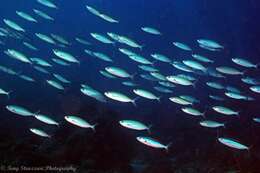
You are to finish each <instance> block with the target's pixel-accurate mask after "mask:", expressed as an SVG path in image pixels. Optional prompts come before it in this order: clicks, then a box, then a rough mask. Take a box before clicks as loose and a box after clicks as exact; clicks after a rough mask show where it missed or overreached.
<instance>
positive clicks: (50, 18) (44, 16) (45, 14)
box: [33, 9, 54, 21]
mask: <svg viewBox="0 0 260 173" xmlns="http://www.w3.org/2000/svg"><path fill="white" fill-rule="evenodd" d="M33 12H34V13H35V14H37V15H38V16H40V17H42V18H43V19H46V20H50V21H54V18H53V17H51V16H49V15H48V14H47V13H45V12H43V11H41V10H37V9H33Z"/></svg>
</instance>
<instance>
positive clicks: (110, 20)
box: [86, 5, 119, 23]
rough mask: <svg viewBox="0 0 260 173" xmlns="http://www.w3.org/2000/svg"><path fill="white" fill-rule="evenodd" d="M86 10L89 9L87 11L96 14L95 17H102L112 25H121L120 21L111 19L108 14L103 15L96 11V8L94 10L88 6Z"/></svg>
mask: <svg viewBox="0 0 260 173" xmlns="http://www.w3.org/2000/svg"><path fill="white" fill-rule="evenodd" d="M86 8H87V10H88V11H89V12H90V13H92V14H94V15H95V16H98V17H100V18H101V19H103V20H105V21H107V22H110V23H119V21H118V20H116V19H114V18H112V17H110V16H108V15H106V14H102V13H101V12H100V11H98V10H96V9H95V8H93V7H91V6H88V5H86Z"/></svg>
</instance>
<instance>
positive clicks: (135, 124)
mask: <svg viewBox="0 0 260 173" xmlns="http://www.w3.org/2000/svg"><path fill="white" fill-rule="evenodd" d="M119 124H120V125H121V126H123V127H126V128H129V129H133V130H139V131H143V130H147V131H148V132H149V133H151V132H150V129H151V127H152V126H151V125H150V126H147V125H145V124H144V123H142V122H140V121H136V120H120V121H119Z"/></svg>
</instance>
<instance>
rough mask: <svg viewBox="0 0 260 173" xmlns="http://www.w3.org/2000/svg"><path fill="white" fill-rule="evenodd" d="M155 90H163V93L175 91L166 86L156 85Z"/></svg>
mask: <svg viewBox="0 0 260 173" xmlns="http://www.w3.org/2000/svg"><path fill="white" fill-rule="evenodd" d="M153 88H154V89H155V90H157V91H159V92H161V93H173V91H172V90H170V89H168V88H166V87H163V86H154V87H153Z"/></svg>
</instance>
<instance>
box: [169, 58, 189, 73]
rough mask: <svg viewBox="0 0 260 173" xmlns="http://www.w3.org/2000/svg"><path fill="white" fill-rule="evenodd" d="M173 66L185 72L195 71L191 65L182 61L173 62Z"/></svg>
mask: <svg viewBox="0 0 260 173" xmlns="http://www.w3.org/2000/svg"><path fill="white" fill-rule="evenodd" d="M172 66H173V67H175V68H176V69H178V70H181V71H184V72H194V71H193V69H192V68H191V67H189V66H187V65H185V64H183V63H182V62H178V61H174V62H172Z"/></svg>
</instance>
